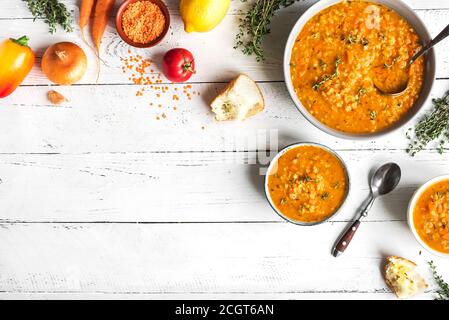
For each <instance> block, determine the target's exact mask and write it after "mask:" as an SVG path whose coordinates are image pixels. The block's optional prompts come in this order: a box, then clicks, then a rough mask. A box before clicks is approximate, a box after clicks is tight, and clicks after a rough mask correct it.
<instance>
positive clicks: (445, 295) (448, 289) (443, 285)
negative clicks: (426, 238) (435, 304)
mask: <svg viewBox="0 0 449 320" xmlns="http://www.w3.org/2000/svg"><path fill="white" fill-rule="evenodd" d="M427 263H428V264H429V267H430V270H431V271H432V275H433V279H434V280H435V282H436V284H437V285H438V287H439V289H438V290H437V294H438V298H437V300H449V284H447V282H446V281H444V279H443V278H442V277H441V276H440V275H439V274H438V272H437V269H436V267H435V265H434V264H433V261H430V262H427Z"/></svg>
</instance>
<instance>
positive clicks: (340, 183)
mask: <svg viewBox="0 0 449 320" xmlns="http://www.w3.org/2000/svg"><path fill="white" fill-rule="evenodd" d="M348 193H349V174H348V171H347V168H346V165H345V164H344V162H343V160H342V159H341V158H340V157H339V156H338V154H336V153H335V152H334V151H332V150H331V149H329V148H328V147H326V146H323V145H320V144H317V143H296V144H293V145H290V146H288V147H286V148H284V149H282V150H281V151H280V152H279V153H278V154H277V155H276V156H275V157H274V158H273V160H271V162H270V165H269V167H268V170H267V174H266V176H265V195H266V197H267V200H268V202H269V204H270V205H271V207H272V208H273V210H274V211H275V212H276V213H277V214H278V215H279V216H281V217H282V218H284V219H285V220H287V221H289V222H292V223H295V224H298V225H303V226H311V225H316V224H319V223H322V222H324V221H326V220H328V219H330V218H331V217H333V216H334V215H335V214H337V212H338V211H339V210H340V208H341V207H342V205H343V203H344V202H345V200H346V198H347V196H348Z"/></svg>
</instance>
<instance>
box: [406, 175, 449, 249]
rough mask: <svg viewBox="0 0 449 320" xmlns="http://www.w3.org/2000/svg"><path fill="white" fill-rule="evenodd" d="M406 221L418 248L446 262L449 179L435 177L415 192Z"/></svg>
mask: <svg viewBox="0 0 449 320" xmlns="http://www.w3.org/2000/svg"><path fill="white" fill-rule="evenodd" d="M407 220H408V224H409V226H410V229H411V230H412V233H413V235H414V236H415V239H416V240H417V241H418V242H419V244H421V246H423V247H424V248H425V249H427V250H428V251H429V252H431V253H433V254H435V255H438V256H440V257H446V258H449V175H443V176H439V177H436V178H434V179H432V180H430V181H428V182H426V183H425V184H424V185H422V186H421V187H420V188H419V189H418V190H416V192H415V194H414V195H413V197H412V199H411V200H410V203H409V207H408V213H407Z"/></svg>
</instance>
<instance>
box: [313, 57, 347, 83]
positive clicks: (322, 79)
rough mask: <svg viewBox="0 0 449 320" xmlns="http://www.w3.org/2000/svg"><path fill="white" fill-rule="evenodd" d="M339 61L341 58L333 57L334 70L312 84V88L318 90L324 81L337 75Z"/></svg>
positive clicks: (338, 72)
mask: <svg viewBox="0 0 449 320" xmlns="http://www.w3.org/2000/svg"><path fill="white" fill-rule="evenodd" d="M340 63H341V58H340V57H338V56H337V58H336V59H335V72H334V73H332V74H326V75H325V76H324V77H323V78H321V80H320V81H318V82H316V83H315V84H314V85H313V86H312V88H313V90H319V89H320V88H321V86H322V85H323V84H324V83H325V82H327V81H329V80H332V79H334V78H336V77H338V75H339V74H340V71H339V70H338V67H339V66H340Z"/></svg>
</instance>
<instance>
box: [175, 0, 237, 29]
mask: <svg viewBox="0 0 449 320" xmlns="http://www.w3.org/2000/svg"><path fill="white" fill-rule="evenodd" d="M230 4H231V0H181V3H180V8H179V11H180V12H181V17H182V20H183V21H184V29H185V30H186V32H207V31H210V30H212V29H213V28H215V27H216V26H217V25H218V24H219V23H220V22H221V20H223V18H224V16H225V15H226V12H228V9H229V6H230Z"/></svg>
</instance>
